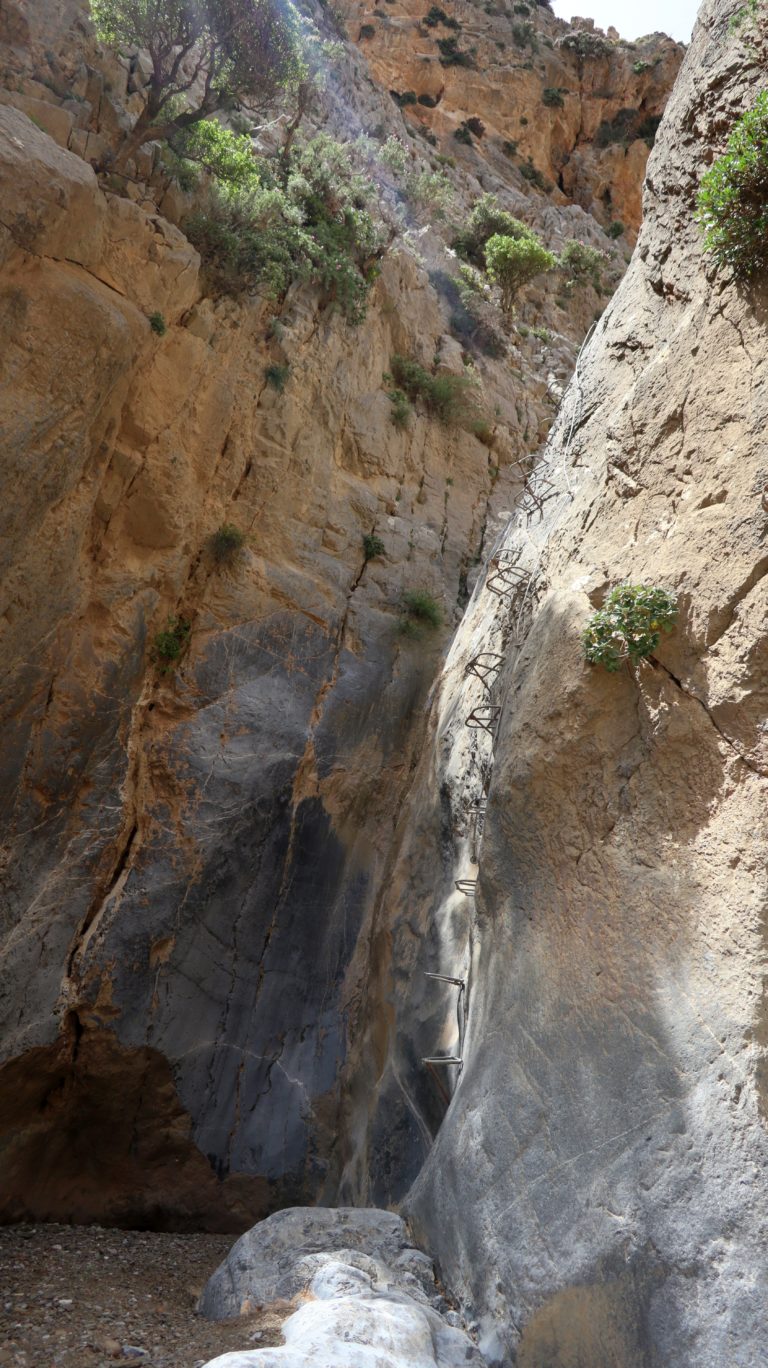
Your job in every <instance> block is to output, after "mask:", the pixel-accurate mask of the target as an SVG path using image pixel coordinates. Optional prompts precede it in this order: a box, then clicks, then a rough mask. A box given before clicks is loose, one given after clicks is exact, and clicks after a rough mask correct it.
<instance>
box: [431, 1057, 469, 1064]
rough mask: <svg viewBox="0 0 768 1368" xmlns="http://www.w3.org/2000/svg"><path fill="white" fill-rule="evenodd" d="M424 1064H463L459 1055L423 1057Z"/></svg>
mask: <svg viewBox="0 0 768 1368" xmlns="http://www.w3.org/2000/svg"><path fill="white" fill-rule="evenodd" d="M421 1062H422V1064H463V1063H464V1060H463V1059H459V1058H458V1056H457V1055H422V1059H421Z"/></svg>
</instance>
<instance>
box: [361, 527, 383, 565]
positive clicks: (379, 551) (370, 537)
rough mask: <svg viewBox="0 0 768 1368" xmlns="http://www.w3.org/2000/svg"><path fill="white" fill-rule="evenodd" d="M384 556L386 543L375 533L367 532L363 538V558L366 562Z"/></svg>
mask: <svg viewBox="0 0 768 1368" xmlns="http://www.w3.org/2000/svg"><path fill="white" fill-rule="evenodd" d="M383 555H384V543H383V541H382V540H381V537H377V536H376V535H375V533H373V532H367V533H366V534H365V536H364V537H363V556H364V557H365V559H366V561H369V560H375V558H376V556H383Z"/></svg>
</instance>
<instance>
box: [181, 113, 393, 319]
mask: <svg viewBox="0 0 768 1368" xmlns="http://www.w3.org/2000/svg"><path fill="white" fill-rule="evenodd" d="M375 194H376V192H375V187H374V185H373V183H372V182H371V181H370V180H368V179H367V177H365V176H363V175H362V174H361V173H360V172H359V171H358V170H357V169H356V168H355V166H354V164H353V161H352V158H351V155H350V153H349V152H348V150H347V149H346V148H344V147H342V146H341V144H340V143H338V142H336V141H335V140H334V139H333V138H330V137H329V136H328V135H327V134H324V133H321V134H318V135H317V136H316V137H314V138H312V139H311V140H310V141H308V142H307V143H305V144H304V145H303V146H300V147H298V148H297V149H295V150H294V151H293V153H292V155H291V157H290V160H289V163H288V169H287V174H285V175H284V177H282V178H280V177H279V176H278V175H277V173H276V168H275V167H274V166H270V165H269V164H268V163H267V162H265V161H262V162H261V163H260V165H259V180H258V182H257V183H256V184H255V185H249V186H248V187H246V188H240V187H238V186H235V187H233V186H229V185H222V184H220V183H216V184H214V185H213V186H212V188H211V189H210V191H209V192H208V195H207V197H206V199H205V201H204V202H203V204H202V205H201V207H200V208H199V209H198V210H197V211H195V212H194V213H193V214H191V215H190V216H189V218H187V220H186V221H185V224H184V228H185V232H186V233H187V236H188V237H189V238H190V241H191V242H193V243H194V245H195V246H196V247H197V248H198V250H199V252H200V253H201V255H202V257H203V259H204V261H205V263H206V266H207V268H208V272H209V275H210V277H211V280H212V283H213V284H214V285H215V286H216V287H217V288H219V289H220V290H222V291H224V292H226V293H230V294H242V293H247V292H248V291H251V290H254V289H256V288H257V287H258V286H261V287H262V288H263V289H264V290H265V291H266V293H267V294H268V295H271V296H273V297H276V296H279V295H281V294H283V293H284V292H285V290H286V289H287V288H288V286H289V285H290V284H291V283H292V282H293V281H297V280H300V281H305V282H307V283H309V284H314V285H319V286H320V287H321V288H322V289H323V290H325V291H327V293H328V295H329V297H330V299H331V300H332V301H333V302H335V303H336V304H337V306H338V307H339V308H340V309H341V311H342V313H343V314H344V316H345V317H346V318H347V319H348V320H349V321H350V322H351V323H358V322H360V321H361V319H362V318H363V317H364V315H365V309H366V302H367V295H368V289H369V286H370V284H371V281H372V279H373V275H374V265H375V260H376V257H377V256H378V255H379V254H380V252H381V250H382V248H383V228H382V225H381V223H380V222H379V220H378V218H377V217H376V215H375V213H374V210H373V204H374V200H375Z"/></svg>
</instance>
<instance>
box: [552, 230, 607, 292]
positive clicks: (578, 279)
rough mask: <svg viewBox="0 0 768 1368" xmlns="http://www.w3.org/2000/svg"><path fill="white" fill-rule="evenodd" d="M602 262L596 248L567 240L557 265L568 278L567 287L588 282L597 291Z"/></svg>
mask: <svg viewBox="0 0 768 1368" xmlns="http://www.w3.org/2000/svg"><path fill="white" fill-rule="evenodd" d="M604 262H605V257H604V256H603V253H602V252H599V251H598V250H597V248H596V247H587V245H586V243H584V242H577V240H576V239H575V238H569V239H568V241H567V242H566V244H565V246H564V248H563V250H562V252H561V253H560V257H559V260H558V263H557V264H558V266H559V267H560V269H561V271H564V272H565V274H566V276H567V277H568V283H569V285H585V284H586V283H587V282H590V283H591V284H592V285H593V286H594V288H595V289H596V290H599V289H600V271H601V268H602V266H603V264H604Z"/></svg>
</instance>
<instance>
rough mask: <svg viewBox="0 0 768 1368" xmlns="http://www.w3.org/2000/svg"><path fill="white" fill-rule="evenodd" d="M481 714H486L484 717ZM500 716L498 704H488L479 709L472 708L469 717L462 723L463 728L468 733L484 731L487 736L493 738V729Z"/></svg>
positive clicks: (499, 705)
mask: <svg viewBox="0 0 768 1368" xmlns="http://www.w3.org/2000/svg"><path fill="white" fill-rule="evenodd" d="M483 714H487V716H484V715H483ZM500 716H501V704H500V703H488V704H486V705H484V706H482V705H481V706H480V707H479V708H473V709H472V711H471V713H470V714H469V717H467V718H466V719H465V721H464V725H465V727H469V730H470V731H484V732H487V733H488V735H489V736H493V729H494V727H495V725H496V723H497V722H498V720H499V717H500Z"/></svg>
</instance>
